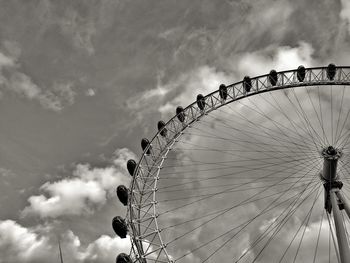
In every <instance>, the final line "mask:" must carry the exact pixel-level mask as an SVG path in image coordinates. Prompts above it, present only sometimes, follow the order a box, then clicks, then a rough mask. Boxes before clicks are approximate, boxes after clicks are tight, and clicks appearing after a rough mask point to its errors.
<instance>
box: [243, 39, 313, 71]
mask: <svg viewBox="0 0 350 263" xmlns="http://www.w3.org/2000/svg"><path fill="white" fill-rule="evenodd" d="M313 52H314V49H313V48H312V46H311V45H310V44H309V43H306V42H300V43H299V45H298V46H296V47H290V46H280V47H276V46H275V45H272V46H269V47H267V48H265V49H263V50H258V51H254V52H249V53H246V54H242V55H241V56H240V58H239V60H238V69H239V71H240V72H242V73H243V74H246V75H251V76H257V75H260V74H267V73H268V71H269V70H271V69H275V70H277V71H282V70H288V69H296V68H297V67H298V66H300V65H304V66H305V67H311V66H314V65H315V64H316V63H315V61H314V59H313V57H312V55H313Z"/></svg>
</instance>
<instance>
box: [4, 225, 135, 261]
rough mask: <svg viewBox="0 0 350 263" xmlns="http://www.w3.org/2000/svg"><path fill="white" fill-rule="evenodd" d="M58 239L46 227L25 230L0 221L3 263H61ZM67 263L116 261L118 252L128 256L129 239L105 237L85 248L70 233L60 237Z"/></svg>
mask: <svg viewBox="0 0 350 263" xmlns="http://www.w3.org/2000/svg"><path fill="white" fill-rule="evenodd" d="M57 238H58V237H56V236H54V235H53V234H52V233H50V231H47V230H45V227H43V226H40V225H39V226H37V227H36V228H26V227H24V226H22V225H20V224H18V223H17V222H15V221H13V220H5V221H0V255H1V257H0V263H12V262H13V263H14V262H16V263H34V262H35V263H44V262H45V263H46V262H59V257H58V239H57ZM59 238H60V240H61V247H62V254H63V259H64V262H65V263H73V262H90V263H94V262H96V263H104V262H106V263H107V262H113V261H114V260H115V257H116V256H117V255H118V254H119V253H122V252H123V253H129V251H130V240H129V238H125V239H120V238H119V237H114V238H113V237H110V236H107V235H102V236H100V237H99V238H97V239H96V240H94V241H93V242H91V243H90V244H87V245H86V246H84V245H82V243H81V242H80V239H79V237H78V236H76V235H75V234H74V233H73V232H72V231H71V230H68V231H66V232H64V233H62V234H61V235H60V237H59Z"/></svg>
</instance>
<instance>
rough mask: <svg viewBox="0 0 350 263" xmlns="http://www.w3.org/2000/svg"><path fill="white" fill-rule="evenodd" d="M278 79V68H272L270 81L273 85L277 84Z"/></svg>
mask: <svg viewBox="0 0 350 263" xmlns="http://www.w3.org/2000/svg"><path fill="white" fill-rule="evenodd" d="M277 80H278V75H277V72H276V70H274V69H273V70H271V71H270V74H269V82H270V83H271V85H272V86H276V84H277Z"/></svg>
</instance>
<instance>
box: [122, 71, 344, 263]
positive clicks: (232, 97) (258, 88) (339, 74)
mask: <svg viewBox="0 0 350 263" xmlns="http://www.w3.org/2000/svg"><path fill="white" fill-rule="evenodd" d="M269 75H270V74H264V75H260V76H256V77H254V78H251V83H252V85H251V86H252V87H251V90H250V91H249V92H247V91H245V89H244V85H243V82H244V81H243V80H242V81H238V82H236V83H233V84H230V85H228V86H226V87H227V99H226V100H223V99H221V98H220V96H219V89H217V90H215V91H213V92H211V93H209V94H207V95H205V96H204V101H205V109H204V110H200V109H199V107H198V105H197V101H194V102H193V103H191V104H189V105H188V106H187V107H186V108H184V109H183V112H181V113H180V114H182V113H184V114H185V119H186V120H185V121H184V122H180V121H179V120H178V119H177V117H178V114H175V115H174V116H173V117H172V118H170V119H169V120H168V121H167V122H166V123H165V128H166V129H169V128H170V126H171V125H172V124H173V123H174V122H175V123H177V124H179V125H178V126H180V127H181V126H182V127H181V128H180V129H179V130H178V131H177V132H176V133H174V135H173V136H172V137H170V138H169V139H168V140H167V141H166V142H167V143H166V144H165V145H164V149H165V150H163V151H160V154H159V155H158V156H157V157H156V158H154V159H153V162H154V163H155V162H156V161H157V160H160V159H163V161H164V157H165V156H166V155H162V154H161V153H163V152H169V150H170V149H171V146H172V145H173V144H174V143H175V140H176V139H177V138H178V137H180V136H181V132H182V131H183V130H185V129H186V128H187V127H189V126H190V125H191V124H192V123H194V122H196V121H198V120H199V119H200V118H202V117H203V116H204V115H205V114H206V113H208V112H211V111H213V110H216V109H218V108H220V107H222V106H225V105H227V104H229V103H232V102H234V101H237V100H240V99H243V98H246V97H250V96H253V95H257V94H261V93H264V92H270V91H274V90H281V89H287V88H295V87H307V86H324V85H350V66H337V67H336V72H335V76H334V79H333V80H330V79H329V78H328V76H327V67H312V68H305V78H304V80H303V81H302V82H300V81H299V80H298V79H297V69H293V70H286V71H280V72H277V78H278V80H277V84H276V85H274V86H273V85H271V83H270V82H269ZM208 102H210V104H211V106H210V107H208V105H209V104H208ZM190 111H196V112H195V113H196V114H194V113H193V112H192V113H191V114H189V112H190ZM189 116H192V118H191V119H189ZM160 133H161V131H158V132H157V133H156V134H155V135H154V137H153V138H152V139H151V140H150V143H149V145H148V146H147V147H146V148H145V149H144V151H143V153H142V155H141V158H140V160H139V161H138V162H137V166H136V168H135V173H134V177H133V179H132V182H131V185H130V193H131V194H130V199H129V200H130V201H132V200H134V195H133V193H134V188H135V184H136V179H138V177H139V174H140V171H141V169H140V168H141V163H142V162H143V161H144V160H145V158H146V156H148V155H147V154H146V152H147V151H148V150H149V149H150V148H151V147H152V144H153V143H155V142H157V140H158V139H159V138H164V137H163V136H162V135H161V134H160ZM165 137H166V136H165ZM158 142H159V140H158ZM170 145H171V146H170ZM166 154H167V153H166ZM163 161H162V162H161V163H163ZM160 168H161V166H159V167H157V168H156V169H157V172H156V176H155V177H154V188H153V202H152V203H153V204H152V211H153V220H154V221H155V225H156V227H157V231H154V232H155V233H154V234H155V235H158V236H159V239H160V242H161V244H160V248H158V249H156V250H154V251H153V252H156V251H159V250H160V249H163V250H164V252H165V255H166V256H167V258H168V261H169V262H172V260H171V259H170V258H169V255H168V254H167V252H166V245H165V244H164V243H163V242H162V237H161V235H160V230H159V229H158V223H157V215H156V198H155V196H156V187H157V181H158V176H159V172H160ZM148 175H149V173H148ZM141 200H142V199H141ZM133 205H135V204H134V203H133V202H129V204H128V216H129V219H130V222H129V224H130V226H131V228H132V232H133V237H131V240H132V246H133V247H134V246H135V247H136V249H135V250H134V251H137V252H138V253H139V252H140V251H139V250H141V253H139V255H137V258H136V262H137V261H138V260H139V259H140V260H141V262H143V263H144V262H145V261H142V260H143V259H146V256H147V255H150V254H152V253H153V252H150V253H144V252H143V248H142V246H143V245H142V240H140V239H139V238H138V237H139V236H140V233H137V229H136V226H135V225H133V221H134V219H135V218H134V215H133V208H134V207H133ZM137 205H141V201H140V202H139V203H137ZM135 233H136V235H135ZM142 252H143V253H142ZM140 254H141V255H140ZM160 262H163V261H160Z"/></svg>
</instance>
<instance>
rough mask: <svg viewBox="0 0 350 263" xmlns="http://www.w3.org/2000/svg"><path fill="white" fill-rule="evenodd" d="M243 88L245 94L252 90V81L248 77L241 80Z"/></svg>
mask: <svg viewBox="0 0 350 263" xmlns="http://www.w3.org/2000/svg"><path fill="white" fill-rule="evenodd" d="M243 88H244V90H245V91H246V92H249V91H250V90H251V88H252V80H251V78H250V77H249V76H245V77H244V78H243Z"/></svg>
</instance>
